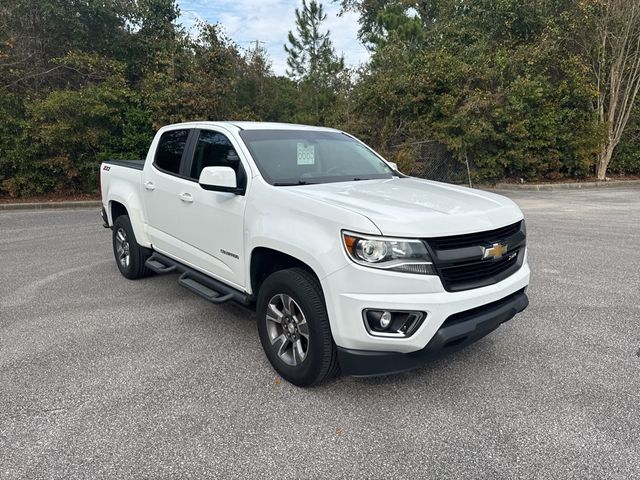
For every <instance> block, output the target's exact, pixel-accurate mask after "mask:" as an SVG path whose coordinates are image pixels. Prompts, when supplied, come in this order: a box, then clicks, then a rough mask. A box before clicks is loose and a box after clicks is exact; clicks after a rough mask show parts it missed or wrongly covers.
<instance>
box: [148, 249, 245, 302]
mask: <svg viewBox="0 0 640 480" xmlns="http://www.w3.org/2000/svg"><path fill="white" fill-rule="evenodd" d="M145 266H146V267H147V268H148V269H149V270H151V271H153V272H155V273H158V274H161V275H162V274H164V273H170V272H179V273H181V274H182V275H180V278H178V283H179V284H180V285H182V286H183V287H185V288H186V289H188V290H191V291H192V292H193V293H196V294H198V295H200V296H201V297H202V298H204V299H205V300H208V301H209V302H211V303H216V304H218V303H224V302H228V301H229V300H233V301H235V302H238V303H240V304H241V305H245V306H248V305H250V304H251V302H252V300H253V298H252V297H251V296H250V295H247V294H246V293H244V292H241V291H240V290H236V289H235V288H233V287H230V286H228V285H225V284H224V283H222V282H219V281H218V280H215V279H213V278H211V277H208V276H207V275H204V274H202V273H200V272H198V271H196V270H194V269H193V268H191V267H187V266H186V265H184V264H182V263H180V262H177V261H175V260H173V259H171V258H169V257H167V256H165V255H162V254H161V253H158V252H154V253H153V255H151V256H150V257H149V258H148V259H147V261H146V262H145Z"/></svg>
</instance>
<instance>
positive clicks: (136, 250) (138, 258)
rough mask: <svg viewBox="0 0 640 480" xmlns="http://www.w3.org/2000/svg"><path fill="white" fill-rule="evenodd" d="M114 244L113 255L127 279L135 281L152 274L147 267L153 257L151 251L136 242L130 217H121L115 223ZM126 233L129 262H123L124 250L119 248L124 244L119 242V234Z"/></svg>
mask: <svg viewBox="0 0 640 480" xmlns="http://www.w3.org/2000/svg"><path fill="white" fill-rule="evenodd" d="M111 230H112V235H111V239H112V243H113V255H114V256H115V258H116V265H117V266H118V270H120V273H121V274H122V275H124V276H125V277H127V278H129V279H131V280H134V279H136V278H142V277H146V276H147V275H150V274H151V273H152V272H151V270H149V269H148V268H146V267H145V265H144V264H145V262H146V261H147V258H149V257H150V256H151V253H152V252H151V250H150V249H148V248H144V247H141V246H140V245H138V242H137V241H136V236H135V235H134V234H133V228H131V221H130V220H129V216H128V215H120V216H119V217H118V218H116V220H115V221H114V222H113V227H112V229H111ZM121 233H124V236H125V241H126V244H127V245H128V253H129V255H128V256H129V258H128V261H126V262H125V261H122V250H120V251H119V248H118V247H122V245H123V244H122V242H121V241H120V242H119V239H118V236H119V234H121Z"/></svg>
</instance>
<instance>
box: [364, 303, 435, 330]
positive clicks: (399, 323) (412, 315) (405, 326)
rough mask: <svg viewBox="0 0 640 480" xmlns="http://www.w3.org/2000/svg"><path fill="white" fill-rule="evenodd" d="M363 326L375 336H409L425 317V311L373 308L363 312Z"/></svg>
mask: <svg viewBox="0 0 640 480" xmlns="http://www.w3.org/2000/svg"><path fill="white" fill-rule="evenodd" d="M362 313H363V317H364V326H365V328H366V329H367V332H369V334H371V335H373V336H376V337H410V336H411V335H413V334H414V333H415V332H416V330H418V327H420V325H422V322H423V321H424V319H425V318H426V317H427V314H426V313H425V312H414V311H407V310H373V309H366V310H364V311H363V312H362Z"/></svg>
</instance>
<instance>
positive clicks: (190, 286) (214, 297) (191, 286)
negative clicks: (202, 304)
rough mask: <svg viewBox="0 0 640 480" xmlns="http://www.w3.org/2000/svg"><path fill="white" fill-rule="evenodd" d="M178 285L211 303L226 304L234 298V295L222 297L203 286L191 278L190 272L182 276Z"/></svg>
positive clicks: (228, 294)
mask: <svg viewBox="0 0 640 480" xmlns="http://www.w3.org/2000/svg"><path fill="white" fill-rule="evenodd" d="M178 283H179V284H180V285H182V286H183V287H184V288H186V289H187V290H191V291H192V292H193V293H196V294H198V295H200V296H201V297H202V298H204V299H205V300H208V301H210V302H211V303H224V302H228V301H229V300H231V299H232V298H233V293H227V294H226V295H221V294H220V293H219V292H217V291H215V290H212V289H211V288H209V287H207V286H206V285H203V284H202V283H200V282H198V281H197V280H195V279H193V278H191V277H190V276H189V273H188V272H184V273H183V274H182V275H180V278H179V279H178Z"/></svg>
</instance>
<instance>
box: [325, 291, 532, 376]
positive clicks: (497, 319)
mask: <svg viewBox="0 0 640 480" xmlns="http://www.w3.org/2000/svg"><path fill="white" fill-rule="evenodd" d="M528 305H529V299H528V298H527V295H526V294H525V293H524V289H522V290H520V291H518V292H516V293H513V294H511V295H509V296H508V297H505V298H503V299H501V300H498V301H496V302H493V303H489V304H487V305H483V306H481V307H477V308H474V309H472V310H467V311H465V312H460V313H456V314H455V315H452V316H450V317H449V318H447V319H446V320H445V321H444V322H443V324H442V326H441V327H440V329H439V330H438V331H437V332H436V334H435V335H434V336H433V338H432V339H431V341H430V342H429V343H428V344H427V346H426V347H424V348H423V349H422V350H417V351H415V352H410V353H400V352H384V351H367V350H352V349H348V348H342V347H338V359H339V361H340V368H341V370H342V372H343V373H345V374H347V375H353V376H357V377H366V376H373V375H388V374H392V373H399V372H404V371H407V370H411V369H414V368H416V367H419V366H420V365H421V364H422V363H424V362H425V361H426V360H430V359H434V358H438V357H441V356H443V355H447V354H449V353H452V352H455V351H457V350H460V349H462V348H464V347H466V346H467V345H470V344H471V343H473V342H475V341H477V340H479V339H481V338H482V337H484V336H485V335H487V334H489V333H491V332H492V331H493V330H495V329H496V328H498V327H499V326H500V325H501V324H502V323H504V322H506V321H508V320H511V319H512V318H513V317H514V316H515V315H516V314H517V313H519V312H521V311H523V310H524V309H525V308H527V306H528Z"/></svg>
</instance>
